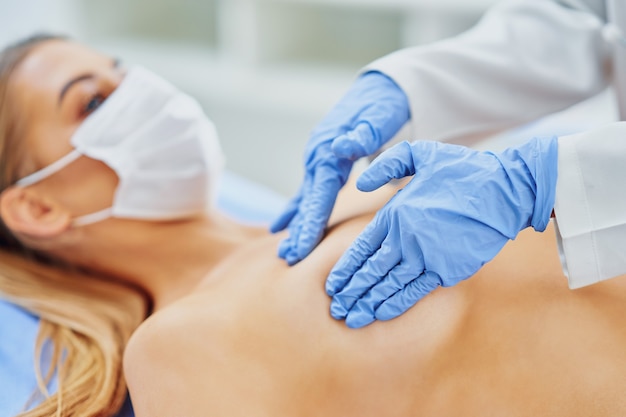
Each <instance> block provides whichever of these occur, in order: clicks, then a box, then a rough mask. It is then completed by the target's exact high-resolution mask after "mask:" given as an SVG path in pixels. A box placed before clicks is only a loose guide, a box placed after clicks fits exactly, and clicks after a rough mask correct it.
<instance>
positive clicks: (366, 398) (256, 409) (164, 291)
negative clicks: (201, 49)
mask: <svg viewBox="0 0 626 417" xmlns="http://www.w3.org/2000/svg"><path fill="white" fill-rule="evenodd" d="M86 72H87V73H89V74H92V75H93V77H91V78H89V79H88V80H86V81H81V83H85V85H79V84H76V85H75V86H74V87H73V88H72V90H73V89H74V88H77V90H76V91H69V90H68V96H67V99H69V98H70V97H71V96H70V95H76V98H75V101H72V102H70V104H65V103H63V105H62V107H61V108H59V107H58V95H59V92H60V91H61V90H62V89H63V86H64V85H66V84H67V82H68V80H71V79H73V78H75V77H77V76H79V75H81V74H84V73H86ZM123 75H124V72H123V69H120V68H116V67H114V66H113V65H112V61H111V59H110V58H109V57H105V56H103V55H101V54H97V53H95V52H93V51H91V50H89V49H87V48H85V47H82V46H80V45H77V44H73V43H69V42H62V41H53V42H46V43H45V44H42V45H40V46H39V47H37V48H36V49H35V50H34V51H33V52H32V53H31V54H30V55H29V57H28V58H27V59H26V61H24V63H23V64H22V65H21V66H20V67H19V68H18V70H17V72H16V73H15V77H14V81H13V91H12V95H13V96H14V100H15V103H16V105H18V106H19V107H20V108H21V109H23V110H24V113H23V114H24V117H25V118H26V119H27V121H28V123H26V125H27V126H28V129H27V130H26V132H25V135H24V139H23V140H24V146H25V147H26V148H27V151H28V152H27V153H28V154H29V155H30V158H29V159H28V160H25V161H24V163H23V170H24V175H26V174H29V173H31V172H33V171H35V170H36V169H39V168H41V167H43V166H46V165H47V164H49V163H51V162H53V161H54V160H56V159H58V158H59V157H61V156H63V155H64V154H66V153H67V152H69V150H70V149H71V146H70V142H69V141H70V137H71V135H72V133H73V132H74V130H75V129H76V128H77V126H78V125H79V124H80V122H81V121H82V119H81V118H80V117H76V114H77V112H80V110H78V109H79V108H80V107H81V106H84V103H85V101H87V102H88V101H89V97H90V94H91V97H93V94H94V88H91V86H90V85H89V84H88V83H90V82H93V83H94V85H98V86H100V88H102V89H103V90H106V89H109V91H112V90H113V89H114V88H115V86H117V85H118V84H119V82H121V80H122V79H123ZM90 88H91V89H90ZM95 90H97V89H95ZM97 94H102V95H103V97H106V96H105V95H104V94H103V93H97ZM71 103H74V104H71ZM77 103H81V104H77ZM83 118H84V117H83ZM116 184H117V177H116V175H115V173H114V172H112V171H111V170H110V169H109V168H107V167H106V166H105V165H104V164H102V163H100V162H98V161H95V160H92V159H89V158H86V157H83V158H81V159H79V160H78V161H76V162H75V163H73V164H72V165H71V166H68V167H67V168H65V169H63V170H62V171H60V172H58V173H56V174H54V175H53V176H52V177H50V178H49V179H46V180H44V181H42V182H41V183H38V184H35V185H32V186H30V187H26V188H21V187H11V188H9V189H7V190H6V191H5V192H3V193H2V195H0V214H1V215H2V218H3V220H4V221H5V223H6V224H7V226H8V227H9V228H10V229H11V230H12V231H13V232H14V233H15V235H16V236H18V238H20V239H21V240H22V241H23V242H25V243H26V244H28V245H30V246H31V247H33V248H36V249H39V250H43V251H46V252H48V253H50V254H51V255H54V256H57V257H59V258H62V259H64V260H66V261H68V262H71V263H75V264H77V265H81V266H83V267H84V268H88V269H90V270H92V271H93V272H94V274H98V275H102V274H105V275H108V276H110V277H111V279H116V280H124V281H126V282H129V283H132V284H134V285H138V286H141V287H142V288H144V289H145V290H146V291H147V292H148V293H149V294H151V296H152V297H153V299H154V302H155V311H156V312H155V313H154V314H153V315H152V316H151V317H150V318H148V319H147V320H146V321H145V322H144V324H143V325H142V326H141V327H140V328H139V329H138V330H137V332H136V333H135V334H134V335H133V337H132V339H131V341H130V343H129V345H128V347H127V350H126V354H125V360H124V368H125V373H126V377H127V380H128V383H129V389H130V392H131V397H132V400H133V404H134V407H135V412H136V415H137V416H138V417H143V416H175V415H185V416H206V415H212V416H229V417H232V416H274V417H280V416H285V417H287V416H319V415H324V416H338V417H339V416H342V417H345V416H360V417H361V416H381V415H384V416H418V415H419V416H448V415H449V416H458V415H493V416H517V415H519V416H522V415H524V416H525V415H539V416H556V415H567V416H589V415H603V416H613V415H614V416H621V415H624V411H625V410H626V400H624V398H626V396H624V395H623V393H622V388H621V387H623V386H625V383H626V357H624V355H623V351H624V347H626V326H625V325H624V324H623V318H624V317H625V315H626V288H625V287H626V280H625V278H624V277H620V278H616V279H613V280H610V281H607V282H603V283H600V284H597V285H594V286H592V287H587V288H583V289H581V290H577V291H575V292H572V291H570V290H568V289H567V283H566V279H565V278H564V277H563V276H562V272H561V268H560V265H559V262H558V256H557V249H556V243H555V240H554V234H553V233H550V232H548V233H544V234H536V233H532V232H525V233H523V234H522V235H521V236H520V237H519V238H518V239H517V240H516V241H514V242H512V243H511V244H509V245H507V247H505V249H504V250H503V251H502V252H501V253H500V254H499V255H498V257H497V258H496V259H495V260H494V261H493V262H491V263H489V264H488V265H487V266H486V267H485V268H483V269H482V270H481V271H480V272H479V273H478V274H477V275H476V276H475V277H473V278H471V279H469V280H467V281H465V282H462V283H461V284H459V285H457V286H455V287H452V288H440V289H438V290H436V291H434V292H433V293H432V294H430V295H429V296H427V297H425V298H424V299H423V300H422V301H420V302H419V303H418V304H417V305H416V306H415V307H413V308H412V309H410V310H409V311H408V312H407V313H406V314H404V315H402V316H401V317H399V318H398V319H394V320H392V321H390V322H386V323H382V322H377V323H374V324H372V325H371V326H368V327H366V328H364V329H360V330H351V329H348V328H347V327H346V326H345V324H344V323H342V322H338V321H335V320H333V319H332V318H331V317H330V315H329V312H328V310H329V305H330V299H329V298H328V297H327V296H326V294H325V293H324V289H323V286H324V280H325V278H326V276H327V274H328V272H329V271H330V269H331V267H332V266H333V264H334V263H335V262H336V260H337V259H338V258H339V256H340V255H341V253H342V252H343V251H344V250H345V249H346V248H347V247H348V245H349V244H350V242H351V241H352V240H353V239H354V238H355V237H356V235H357V234H358V233H359V232H360V231H361V230H362V229H363V227H364V226H365V225H366V224H367V222H368V221H369V220H371V218H372V216H373V213H375V211H376V210H377V209H378V208H379V207H380V206H381V205H382V204H384V202H385V201H387V200H388V199H389V198H390V197H391V196H392V195H393V193H394V192H395V191H396V189H395V188H393V187H383V189H381V190H380V191H377V192H375V193H372V194H359V193H356V192H355V191H354V189H353V185H349V186H348V187H347V189H346V190H345V191H342V194H341V195H340V197H339V200H338V203H337V208H336V210H335V212H334V213H333V217H332V219H331V224H332V227H331V229H330V231H329V233H328V235H327V236H326V237H325V239H324V240H323V241H322V243H321V244H320V245H319V246H318V247H317V248H316V249H315V251H314V252H313V253H312V254H311V255H310V256H309V257H307V258H306V259H305V260H304V261H302V262H301V263H299V264H297V265H296V266H294V267H291V268H289V267H287V266H286V265H285V264H284V262H283V261H281V260H279V259H277V257H276V247H277V244H278V242H279V241H280V240H281V239H282V238H283V237H284V236H282V235H280V234H279V235H273V236H272V235H268V234H267V233H266V232H265V231H263V230H260V229H255V228H250V227H246V226H243V225H240V224H237V223H235V222H232V221H231V220H228V219H227V218H225V217H224V216H222V215H220V214H219V213H217V212H212V213H208V214H207V215H206V216H203V217H198V218H190V219H185V220H181V221H176V222H143V221H138V220H124V219H107V220H105V221H102V222H100V223H96V224H92V225H89V226H85V227H79V228H75V227H72V225H71V219H72V218H73V217H76V216H78V215H81V214H87V213H91V212H94V211H98V210H100V209H103V208H105V207H108V206H109V205H110V204H111V201H112V200H113V196H114V191H115V186H116ZM94 189H97V190H98V193H97V194H96V195H94V193H93V190H94Z"/></svg>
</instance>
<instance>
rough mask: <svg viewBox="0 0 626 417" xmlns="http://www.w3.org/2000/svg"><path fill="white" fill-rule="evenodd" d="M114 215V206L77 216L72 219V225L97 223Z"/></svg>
mask: <svg viewBox="0 0 626 417" xmlns="http://www.w3.org/2000/svg"><path fill="white" fill-rule="evenodd" d="M112 215H113V208H112V207H109V208H105V209H104V210H100V211H96V212H95V213H91V214H85V215H84V216H80V217H76V218H75V219H74V220H72V227H80V226H86V225H88V224H92V223H97V222H100V221H102V220H106V219H108V218H109V217H111V216H112Z"/></svg>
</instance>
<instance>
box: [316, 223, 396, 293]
mask: <svg viewBox="0 0 626 417" xmlns="http://www.w3.org/2000/svg"><path fill="white" fill-rule="evenodd" d="M380 213H381V212H378V213H377V214H376V216H375V217H374V220H372V221H371V222H370V223H369V224H368V225H367V226H366V227H365V229H363V231H362V232H361V233H360V234H359V236H357V238H356V239H355V240H354V242H352V244H351V245H350V247H349V248H348V249H347V250H346V251H345V252H344V253H343V255H341V258H339V261H337V263H336V264H335V266H334V267H333V269H332V270H331V271H330V274H329V275H328V278H327V279H326V294H328V295H329V296H331V297H332V296H334V295H335V294H336V293H338V292H339V291H341V290H342V289H343V288H344V287H345V285H346V284H347V283H348V281H349V280H350V278H352V276H353V275H354V273H355V272H356V271H357V270H359V268H361V265H363V264H364V263H365V261H366V260H367V259H369V257H370V256H372V255H373V254H374V253H375V252H376V251H377V250H378V248H380V245H381V244H382V242H383V241H384V239H385V238H386V237H387V233H388V231H389V229H388V227H387V222H385V221H382V220H381V219H380V218H381V217H382V215H381V214H380Z"/></svg>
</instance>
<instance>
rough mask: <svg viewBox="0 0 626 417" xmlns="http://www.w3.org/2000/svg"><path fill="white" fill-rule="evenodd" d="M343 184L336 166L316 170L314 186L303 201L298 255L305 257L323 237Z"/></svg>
mask: <svg viewBox="0 0 626 417" xmlns="http://www.w3.org/2000/svg"><path fill="white" fill-rule="evenodd" d="M342 186H343V182H342V179H341V178H339V177H338V176H337V174H336V170H335V168H334V167H329V166H320V167H319V168H318V170H317V171H316V172H315V177H314V181H313V186H312V187H311V191H310V193H308V194H307V195H306V196H305V197H304V199H303V201H302V206H303V207H304V209H305V211H304V212H303V215H302V217H303V219H302V222H301V223H302V228H301V230H300V233H299V235H298V236H297V240H296V255H297V257H298V258H299V259H300V260H301V259H304V258H305V257H306V256H307V255H308V254H309V253H311V251H312V250H313V249H314V248H315V246H316V245H317V244H318V243H319V241H320V240H321V239H322V236H323V234H324V231H325V230H326V226H327V225H328V219H329V218H330V214H331V213H332V211H333V207H334V206H335V201H337V194H339V190H340V189H341V187H342Z"/></svg>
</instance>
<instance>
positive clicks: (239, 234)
mask: <svg viewBox="0 0 626 417" xmlns="http://www.w3.org/2000/svg"><path fill="white" fill-rule="evenodd" d="M265 233H266V231H265V229H264V228H258V227H250V226H245V225H242V224H239V223H237V222H234V221H232V220H230V219H228V218H226V217H224V216H222V215H220V214H215V213H214V214H211V216H209V217H205V218H198V219H190V220H185V221H175V222H143V221H131V220H122V219H110V220H107V221H106V222H101V223H99V224H94V225H93V226H92V229H91V230H88V229H87V228H85V230H84V233H83V235H84V237H85V238H84V239H80V241H81V245H80V246H79V247H78V248H76V247H75V248H74V250H73V251H72V258H75V259H70V261H71V262H74V263H80V264H81V265H82V266H84V267H87V268H89V269H92V270H95V271H97V272H99V273H104V274H106V275H109V276H112V277H115V278H117V279H120V280H123V281H125V282H127V283H131V284H133V285H137V286H139V287H140V288H143V289H144V290H145V291H146V292H147V293H148V294H149V295H150V296H151V297H152V300H153V302H154V310H155V311H156V310H158V309H161V308H163V307H165V306H166V305H168V304H170V303H172V302H173V301H176V300H177V299H179V298H181V297H183V296H185V295H187V294H189V293H190V292H191V291H192V290H193V289H194V288H195V287H196V286H197V285H198V284H199V283H200V282H201V281H202V280H203V278H205V277H206V276H207V274H208V273H209V272H211V270H213V268H215V267H216V266H217V265H218V264H219V263H220V262H222V261H223V260H224V259H225V258H226V257H228V256H229V255H230V254H232V253H233V252H235V251H236V250H238V249H239V248H241V247H242V246H244V245H245V244H247V243H249V242H250V241H252V240H254V239H255V238H257V237H259V236H263V235H264V234H265ZM89 235H92V236H89ZM96 235H97V236H96Z"/></svg>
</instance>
